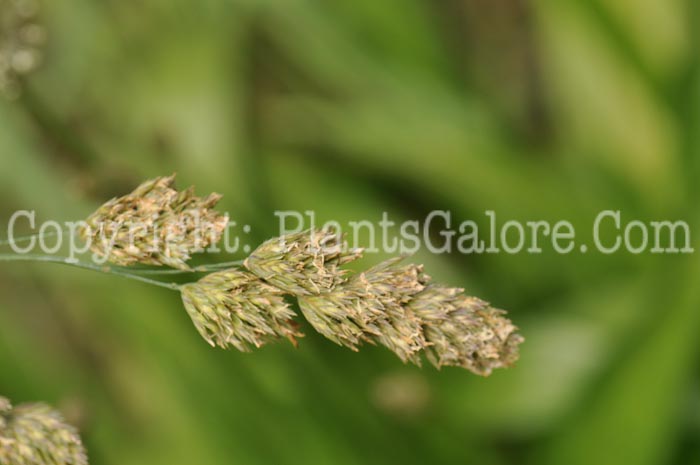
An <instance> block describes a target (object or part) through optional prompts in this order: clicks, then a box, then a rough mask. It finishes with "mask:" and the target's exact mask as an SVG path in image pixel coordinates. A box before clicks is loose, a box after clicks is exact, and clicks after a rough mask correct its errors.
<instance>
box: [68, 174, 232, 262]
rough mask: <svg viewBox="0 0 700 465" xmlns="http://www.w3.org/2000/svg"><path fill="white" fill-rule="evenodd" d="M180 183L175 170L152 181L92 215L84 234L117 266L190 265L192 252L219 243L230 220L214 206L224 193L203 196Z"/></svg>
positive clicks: (94, 249) (95, 251) (93, 247)
mask: <svg viewBox="0 0 700 465" xmlns="http://www.w3.org/2000/svg"><path fill="white" fill-rule="evenodd" d="M174 182H175V175H173V176H167V177H159V178H156V179H152V180H149V181H146V182H144V183H143V184H141V185H140V186H139V187H137V188H136V189H135V190H134V191H133V192H131V193H130V194H127V195H125V196H123V197H119V198H115V199H112V200H110V201H108V202H107V203H105V204H104V205H102V206H101V207H100V208H99V209H98V210H97V211H96V212H94V213H93V214H92V215H90V217H89V218H88V219H87V220H86V222H85V223H86V224H85V225H84V226H83V227H82V228H81V230H80V234H81V237H82V238H83V239H84V240H86V241H88V243H89V244H90V249H91V251H92V252H93V254H95V256H97V257H99V258H100V259H102V260H106V261H109V262H111V263H114V264H116V265H123V266H129V265H133V264H136V263H140V264H146V265H156V266H161V265H166V266H170V267H173V268H179V269H187V268H188V266H187V263H186V262H187V261H188V260H189V259H190V257H191V255H192V254H194V253H198V252H202V251H204V250H205V249H206V248H207V247H209V246H210V245H212V244H216V243H217V242H218V241H219V240H220V239H221V235H222V233H223V231H224V229H225V228H226V225H227V224H228V217H227V216H226V215H222V214H220V213H218V212H217V211H215V210H213V208H214V206H215V205H216V204H217V203H218V202H219V200H220V199H221V196H220V195H219V194H210V195H208V196H207V197H204V198H200V197H197V196H195V195H194V189H193V188H192V187H190V188H189V189H186V190H184V191H177V190H176V189H175V187H174Z"/></svg>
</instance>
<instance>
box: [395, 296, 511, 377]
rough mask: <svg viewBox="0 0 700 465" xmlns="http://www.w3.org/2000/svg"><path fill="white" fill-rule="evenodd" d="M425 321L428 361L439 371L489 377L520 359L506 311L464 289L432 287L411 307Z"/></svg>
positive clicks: (410, 303)
mask: <svg viewBox="0 0 700 465" xmlns="http://www.w3.org/2000/svg"><path fill="white" fill-rule="evenodd" d="M408 306H409V308H410V309H412V310H413V311H414V312H415V314H416V315H418V317H419V318H420V319H421V320H422V321H423V330H424V334H425V337H426V340H427V342H428V346H427V347H426V350H425V352H426V357H427V358H428V360H430V362H432V363H433V364H434V365H435V366H436V367H438V368H440V367H442V366H459V367H462V368H466V369H468V370H470V371H472V372H474V373H476V374H479V375H483V376H488V375H489V374H491V372H492V371H493V369H495V368H501V367H508V366H511V365H512V364H513V363H515V361H516V360H517V359H518V345H519V344H520V343H521V342H523V341H524V339H523V337H522V336H520V335H519V334H517V333H516V331H517V327H515V326H514V325H513V324H512V323H511V321H510V320H509V319H508V318H506V317H505V316H504V315H505V312H504V311H503V310H497V309H494V308H492V307H491V306H490V305H489V304H488V303H487V302H484V301H483V300H481V299H478V298H476V297H470V296H466V295H464V293H463V290H462V289H458V288H452V287H445V286H441V285H429V286H428V287H427V288H426V289H425V290H424V291H422V292H420V293H418V294H417V295H415V296H414V298H413V299H412V300H411V301H410V302H409V303H408Z"/></svg>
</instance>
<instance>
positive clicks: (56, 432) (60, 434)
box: [0, 398, 88, 465]
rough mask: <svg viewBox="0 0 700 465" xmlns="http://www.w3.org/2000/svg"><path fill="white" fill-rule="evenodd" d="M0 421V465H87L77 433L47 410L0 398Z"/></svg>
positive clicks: (57, 415) (59, 417)
mask: <svg viewBox="0 0 700 465" xmlns="http://www.w3.org/2000/svg"><path fill="white" fill-rule="evenodd" d="M0 418H1V419H2V422H0V465H87V463H88V461H87V455H86V454H85V449H84V447H83V444H82V442H81V441H80V436H79V435H78V433H77V431H76V430H75V428H73V427H72V426H70V425H68V424H66V423H65V422H64V421H63V418H62V417H61V415H60V414H59V413H58V412H56V411H55V410H53V409H51V408H50V407H49V406H47V405H45V404H25V405H20V406H18V407H16V408H14V409H12V408H11V406H10V403H9V401H7V399H4V398H0Z"/></svg>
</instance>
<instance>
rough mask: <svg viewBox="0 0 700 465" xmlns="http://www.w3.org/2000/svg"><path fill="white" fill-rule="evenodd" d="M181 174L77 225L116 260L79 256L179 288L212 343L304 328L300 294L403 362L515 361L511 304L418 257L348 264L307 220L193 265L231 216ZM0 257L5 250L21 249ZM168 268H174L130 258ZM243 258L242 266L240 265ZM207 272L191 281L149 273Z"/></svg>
mask: <svg viewBox="0 0 700 465" xmlns="http://www.w3.org/2000/svg"><path fill="white" fill-rule="evenodd" d="M174 178H175V177H174V175H173V176H168V177H159V178H155V179H152V180H149V181H146V182H144V183H142V184H141V185H140V186H139V187H137V188H136V189H135V190H134V191H133V192H131V193H130V194H127V195H125V196H123V197H119V198H115V199H112V200H110V201H108V202H107V203H105V204H104V205H102V206H101V207H100V208H99V209H98V210H97V211H96V212H95V213H93V214H92V215H90V217H89V218H88V219H87V220H86V221H85V222H83V227H82V228H81V229H80V230H79V234H80V237H81V238H83V239H84V240H85V241H86V242H87V244H89V245H90V249H91V250H92V252H93V258H94V259H101V260H104V261H108V262H110V263H111V264H113V265H114V266H112V265H110V266H98V265H96V264H93V263H79V262H78V263H73V262H68V261H67V260H63V259H60V258H57V257H51V256H40V257H28V258H27V259H34V260H39V261H50V262H59V263H64V264H69V265H73V266H80V267H83V268H89V269H92V270H96V271H102V272H106V273H112V274H116V275H120V276H125V277H127V278H132V279H137V280H139V281H143V282H147V283H149V284H154V285H158V286H161V287H165V288H169V289H173V290H177V291H179V292H180V293H181V295H182V301H183V304H184V307H185V309H186V310H187V313H188V314H189V316H190V318H191V319H192V322H193V323H194V326H195V328H196V329H197V331H198V332H199V333H200V335H201V336H202V337H203V338H204V339H205V340H206V341H207V342H208V343H209V344H210V345H212V346H219V347H222V348H227V347H235V348H236V349H238V350H240V351H244V352H247V351H250V350H251V349H252V348H258V347H261V346H263V345H265V344H267V343H269V342H273V341H276V340H280V339H288V340H289V341H291V342H292V343H293V344H294V345H296V343H297V338H300V337H302V336H303V334H302V333H301V331H300V329H299V326H298V324H297V323H296V322H295V321H294V318H295V317H296V316H297V314H296V312H295V311H294V309H293V308H292V307H291V306H290V303H289V301H288V300H287V299H286V297H291V298H296V301H297V303H298V307H299V310H300V312H301V314H302V315H303V316H304V317H305V318H306V320H307V321H308V322H309V323H310V324H311V326H312V327H313V328H314V329H315V330H316V331H317V332H319V333H320V334H322V335H323V336H325V337H327V338H328V339H330V340H332V341H333V342H335V343H337V344H339V345H341V346H344V347H347V348H349V349H352V350H355V351H356V350H358V349H359V347H360V346H361V345H362V344H365V343H367V344H380V345H383V346H385V347H386V348H388V349H389V350H391V351H392V352H394V353H395V354H396V355H397V356H398V357H399V358H400V359H401V360H402V361H403V362H411V363H414V364H416V365H421V361H422V358H423V356H425V358H427V359H428V360H429V361H430V362H431V363H432V364H433V365H435V366H436V367H438V368H440V367H443V366H457V367H462V368H465V369H467V370H469V371H472V372H473V373H476V374H479V375H483V376H488V375H489V374H491V372H492V371H493V370H494V369H495V368H501V367H508V366H511V365H512V364H513V363H515V362H516V361H517V359H518V345H519V344H520V343H521V342H522V341H523V338H522V336H520V335H519V334H518V333H517V328H516V327H515V326H514V325H513V324H512V323H511V321H510V320H509V319H508V318H506V316H505V312H504V311H502V310H497V309H494V308H493V307H491V306H490V305H489V304H488V303H487V302H484V301H483V300H480V299H478V298H476V297H470V296H467V295H465V294H464V292H463V289H459V288H453V287H448V286H444V285H441V284H436V283H433V282H432V281H431V278H430V277H429V276H428V275H427V274H425V273H424V272H423V267H422V266H421V265H415V264H405V263H403V260H404V257H396V258H392V259H389V260H387V261H385V262H383V263H380V264H379V265H376V266H374V267H372V268H370V269H368V270H366V271H364V272H359V273H351V272H350V271H349V270H347V269H345V268H344V267H343V265H345V264H347V263H349V262H352V261H355V260H357V259H359V258H360V257H361V256H362V250H360V249H348V248H347V247H346V244H344V242H343V238H342V236H341V235H340V234H338V233H337V232H335V231H331V230H328V229H311V230H308V231H304V232H299V233H293V234H287V235H284V236H282V237H278V238H273V239H269V240H267V241H265V242H264V243H263V244H261V245H260V246H259V247H258V248H257V249H255V250H254V251H253V252H252V253H251V254H250V255H249V256H248V258H246V259H245V260H243V261H242V262H231V263H222V264H213V265H204V266H200V267H196V268H191V267H190V266H189V265H188V264H187V261H188V260H189V259H190V258H191V256H192V255H193V254H195V253H198V252H203V251H205V250H206V248H207V247H210V246H214V245H216V243H217V242H218V241H219V240H220V239H221V237H222V232H223V231H224V229H225V228H226V226H227V224H228V217H227V216H226V215H223V214H220V213H218V212H217V211H215V210H214V209H213V208H214V206H215V205H216V203H217V202H218V201H219V200H220V198H221V196H220V195H219V194H210V195H208V196H206V197H204V198H200V197H197V196H195V195H194V191H193V188H191V187H190V188H189V189H186V190H184V191H178V190H176V189H175V186H174ZM22 258H23V257H22V256H21V255H17V256H0V259H7V260H11V259H22ZM132 265H150V266H169V267H171V268H173V269H172V270H159V269H150V270H149V269H143V268H142V267H136V268H134V267H133V266H132ZM241 265H242V266H243V268H245V270H244V269H242V268H241ZM193 272H199V273H207V274H206V275H205V276H204V277H202V278H201V279H199V280H198V281H194V282H190V283H187V284H182V285H178V284H174V283H168V282H165V281H162V280H158V279H151V278H147V277H145V276H143V274H144V273H148V274H159V273H160V274H169V273H193Z"/></svg>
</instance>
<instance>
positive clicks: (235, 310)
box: [0, 0, 524, 465]
mask: <svg viewBox="0 0 700 465" xmlns="http://www.w3.org/2000/svg"><path fill="white" fill-rule="evenodd" d="M0 1H2V0H0ZM174 178H175V177H174V175H173V176H168V177H159V178H155V179H152V180H149V181H146V182H144V183H143V184H141V185H140V186H139V187H137V188H136V189H135V190H134V191H133V192H131V193H130V194H127V195H125V196H123V197H119V198H115V199H112V200H110V201H108V202H107V203H105V204H104V205H102V206H101V207H100V208H99V209H98V210H97V211H96V212H95V213H93V214H92V215H90V217H89V218H88V219H87V220H86V221H84V222H82V227H81V228H80V229H79V230H78V231H77V232H78V235H79V236H80V237H81V238H82V239H83V240H84V241H85V242H86V250H87V248H88V247H89V248H90V250H91V251H92V252H93V262H80V261H78V260H75V259H73V258H72V257H71V258H69V257H56V256H52V255H22V254H19V253H17V254H10V255H2V254H0V261H20V260H25V261H38V262H51V263H60V264H64V265H70V266H77V267H80V268H85V269H89V270H93V271H99V272H102V273H108V274H114V275H118V276H123V277H126V278H130V279H134V280H138V281H141V282H145V283H148V284H152V285H157V286H160V287H164V288H167V289H172V290H176V291H178V292H180V294H181V297H182V302H183V304H184V307H185V309H186V311H187V313H188V314H189V316H190V318H191V319H192V322H193V323H194V326H195V328H196V329H197V331H198V332H199V334H200V335H201V336H202V337H203V338H204V339H205V340H206V341H207V342H208V343H209V344H210V345H212V346H218V347H222V348H228V347H235V348H236V349H238V350H240V351H243V352H248V351H250V350H252V349H253V348H259V347H261V346H263V345H265V344H267V343H270V342H274V341H277V340H282V339H287V340H289V341H290V342H291V343H292V344H294V345H295V346H296V344H297V339H298V338H300V337H303V336H304V335H303V333H302V332H301V331H300V329H299V325H298V323H297V322H296V321H295V317H297V313H296V312H295V311H294V309H293V308H292V306H291V305H290V301H289V298H295V299H296V302H297V304H298V307H299V310H300V312H301V314H303V316H304V317H305V318H306V320H307V321H308V322H309V323H310V324H311V326H312V327H313V328H314V329H315V330H316V331H317V332H319V333H320V334H322V335H323V336H325V337H326V338H328V339H330V340H332V341H333V342H335V343H337V344H339V345H341V346H344V347H347V348H349V349H351V350H354V351H357V350H359V347H360V346H361V345H363V344H365V343H367V344H380V345H383V346H385V347H387V348H388V349H389V350H391V351H392V352H394V353H395V354H396V355H397V356H398V357H399V358H400V359H401V360H402V361H403V362H405V363H406V362H411V363H414V364H416V365H421V363H422V357H423V356H425V358H427V360H429V361H430V362H431V363H432V364H433V365H435V366H436V367H438V368H440V367H442V366H457V367H462V368H465V369H467V370H469V371H471V372H473V373H476V374H478V375H482V376H488V375H490V374H491V372H492V371H493V370H494V369H496V368H501V367H508V366H511V365H513V364H514V363H515V362H516V361H517V359H518V346H519V344H520V343H521V342H523V340H524V339H523V338H522V336H520V335H519V334H518V333H517V328H516V327H515V326H514V325H513V324H512V323H511V321H510V320H509V319H508V318H506V316H505V312H504V311H502V310H497V309H494V308H493V307H491V306H490V305H489V304H488V303H487V302H484V301H483V300H480V299H478V298H476V297H470V296H467V295H465V294H464V291H463V289H459V288H453V287H447V286H444V285H441V284H436V283H433V282H432V281H431V278H430V277H429V276H428V275H426V274H425V273H424V272H423V267H422V266H421V265H415V264H405V263H403V260H404V257H396V258H392V259H389V260H386V261H384V262H383V263H380V264H378V265H376V266H374V267H372V268H370V269H368V270H366V271H364V272H358V273H351V272H350V271H349V270H347V269H344V268H343V265H345V264H347V263H349V262H352V261H355V260H357V259H359V258H360V257H361V256H362V250H360V249H347V248H346V247H345V244H344V242H343V237H342V236H341V235H340V234H338V233H337V232H334V231H331V230H327V229H311V230H308V231H305V232H300V233H294V234H288V235H284V236H282V237H278V238H273V239H270V240H268V241H266V242H264V243H263V244H261V245H260V246H259V247H258V248H257V249H255V250H254V251H253V252H252V253H251V254H250V256H248V258H246V259H245V260H243V261H239V262H229V263H219V264H211V265H202V266H198V267H194V268H192V267H190V266H189V265H188V264H187V262H188V261H189V260H190V258H191V256H192V255H193V254H195V253H199V252H203V251H205V250H206V249H207V248H208V247H210V246H214V245H216V244H217V243H218V242H219V241H220V239H221V237H222V232H223V231H224V230H225V228H226V227H227V224H228V217H227V216H226V215H223V214H220V213H218V212H216V211H215V210H214V209H213V208H214V206H215V205H216V203H217V202H218V201H219V200H220V198H221V196H220V195H219V194H210V195H208V196H207V197H204V198H200V197H197V196H195V195H194V191H193V189H192V188H189V189H186V190H184V191H178V190H176V189H175V186H174ZM34 237H35V236H29V237H25V238H20V239H19V240H26V239H32V238H34ZM12 243H14V240H13V242H0V245H7V244H12ZM96 261H101V263H99V264H98V263H95V262H96ZM105 262H109V263H110V265H106V264H105ZM133 265H149V266H151V267H159V268H144V267H143V266H141V267H134V266H133ZM163 266H167V267H170V268H171V269H163V268H162V267H163ZM179 273H205V275H204V276H203V277H202V278H201V279H199V280H197V281H193V282H188V283H186V284H175V283H170V282H166V281H163V280H161V279H153V278H150V277H146V276H145V275H147V274H148V275H159V274H160V275H165V274H179ZM59 464H61V465H84V464H87V458H86V455H85V452H84V449H83V446H82V443H81V442H80V438H79V437H78V435H77V433H76V432H75V430H74V429H73V428H72V427H71V426H69V425H67V424H65V423H64V422H63V420H62V418H61V417H60V415H59V414H58V413H56V412H55V411H53V410H52V409H50V408H49V407H47V406H46V405H44V404H31V405H23V406H20V407H17V408H14V409H13V408H12V406H11V404H10V402H9V401H8V400H7V399H5V398H3V397H0V465H59Z"/></svg>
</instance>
